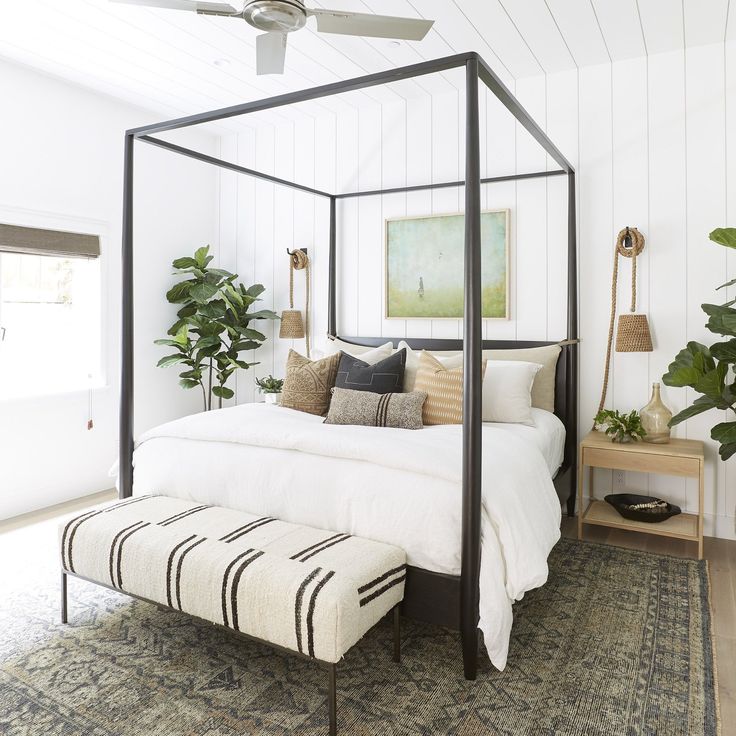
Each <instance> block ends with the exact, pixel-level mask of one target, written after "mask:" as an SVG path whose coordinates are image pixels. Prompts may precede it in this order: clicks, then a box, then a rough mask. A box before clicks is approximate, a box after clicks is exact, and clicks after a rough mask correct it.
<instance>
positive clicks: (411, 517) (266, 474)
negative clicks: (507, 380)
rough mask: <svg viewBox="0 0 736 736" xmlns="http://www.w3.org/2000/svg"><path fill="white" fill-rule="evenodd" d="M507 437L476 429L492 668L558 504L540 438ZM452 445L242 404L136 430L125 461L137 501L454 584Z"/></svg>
mask: <svg viewBox="0 0 736 736" xmlns="http://www.w3.org/2000/svg"><path fill="white" fill-rule="evenodd" d="M543 413H544V414H548V412H543ZM555 420H556V418H555ZM535 421H536V416H535ZM544 421H545V420H544V419H541V420H540V424H542V423H543V422H544ZM556 421H558V420H556ZM510 426H514V425H494V424H485V425H484V426H483V511H482V520H481V528H482V551H481V579H480V598H481V603H480V628H481V630H482V631H483V635H484V640H485V644H486V647H487V649H488V653H489V655H490V659H491V662H492V663H493V664H494V665H495V666H496V667H498V668H499V669H503V667H504V666H505V664H506V656H507V652H508V642H509V635H510V632H511V624H512V619H513V616H512V610H511V604H512V602H513V601H514V600H518V599H520V598H521V597H522V596H523V595H524V593H525V592H526V591H528V590H531V589H532V588H536V587H538V586H540V585H542V584H544V583H545V582H546V580H547V556H548V554H549V552H550V550H551V549H552V547H553V546H554V544H555V543H556V542H557V540H558V539H559V536H560V530H559V526H560V504H559V501H558V498H557V494H556V493H555V490H554V486H553V484H552V480H551V471H550V467H549V461H548V460H545V458H544V456H543V453H542V451H540V442H541V440H540V438H539V437H537V439H536V440H535V439H533V437H534V436H535V435H534V432H535V428H532V427H517V428H516V429H511V430H510V431H509V427H510ZM518 429H522V430H528V431H527V432H519V431H517V430H518ZM543 431H544V430H539V432H540V433H543ZM563 431H564V430H563ZM461 438H462V428H461V427H460V425H442V426H436V427H425V428H424V429H421V430H417V431H410V430H401V429H389V428H374V427H352V426H338V425H328V424H323V421H322V418H321V417H315V416H312V415H310V414H305V413H302V412H297V411H293V410H290V409H283V408H279V407H274V406H270V405H265V404H245V405H242V406H237V407H233V408H229V409H222V410H218V411H213V412H208V413H203V414H195V415H192V416H189V417H184V418H183V419H179V420H176V421H174V422H170V423H168V424H164V425H161V426H159V427H156V428H155V429H153V430H151V431H149V432H146V433H145V434H144V435H143V436H142V437H141V438H140V441H139V442H138V445H137V448H136V451H135V455H134V464H135V474H134V479H135V486H134V494H135V495H140V494H145V493H161V494H166V495H169V496H175V497H178V498H185V499H190V500H195V501H198V502H200V503H209V504H213V505H221V506H226V507H229V508H234V509H240V510H244V511H249V512H251V513H258V514H263V515H269V516H275V517H277V518H281V519H284V520H285V521H291V522H296V523H303V524H308V525H312V526H316V527H320V528H323V529H328V530H333V531H342V532H349V533H351V534H355V535H359V536H364V537H367V538H370V539H376V540H379V541H384V542H388V543H391V544H395V545H397V546H399V547H402V548H403V549H404V550H406V553H407V557H408V562H409V564H410V565H416V566H418V567H422V568H425V569H427V570H433V571H437V572H443V573H449V574H452V575H458V574H459V573H460V539H461ZM548 449H549V448H548ZM552 462H553V463H554V460H553V461H552Z"/></svg>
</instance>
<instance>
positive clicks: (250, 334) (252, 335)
mask: <svg viewBox="0 0 736 736" xmlns="http://www.w3.org/2000/svg"><path fill="white" fill-rule="evenodd" d="M238 332H239V333H240V334H241V335H242V336H243V337H247V338H249V339H250V340H258V341H259V342H263V341H264V340H265V339H266V336H265V335H264V334H263V333H262V332H258V330H252V329H250V327H241V328H240V329H239V330H238Z"/></svg>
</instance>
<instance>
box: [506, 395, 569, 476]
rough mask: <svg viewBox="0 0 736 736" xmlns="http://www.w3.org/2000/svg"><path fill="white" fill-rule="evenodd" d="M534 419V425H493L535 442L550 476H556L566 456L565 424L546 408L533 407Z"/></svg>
mask: <svg viewBox="0 0 736 736" xmlns="http://www.w3.org/2000/svg"><path fill="white" fill-rule="evenodd" d="M532 419H533V420H534V426H533V427H530V426H528V425H526V424H505V423H494V425H493V426H495V427H502V428H503V429H505V430H507V431H508V432H512V433H513V434H515V435H517V436H519V437H521V438H523V439H524V440H527V441H528V442H533V443H534V445H535V446H536V447H537V448H538V449H539V451H540V452H541V453H542V457H543V458H544V461H545V462H546V463H547V467H548V468H549V474H550V476H551V477H552V478H554V477H555V474H556V473H557V471H558V470H559V469H560V465H562V460H563V458H564V457H565V425H564V424H563V423H562V421H561V420H560V418H559V417H557V416H555V415H554V414H553V413H552V412H551V411H545V410H544V409H534V408H532Z"/></svg>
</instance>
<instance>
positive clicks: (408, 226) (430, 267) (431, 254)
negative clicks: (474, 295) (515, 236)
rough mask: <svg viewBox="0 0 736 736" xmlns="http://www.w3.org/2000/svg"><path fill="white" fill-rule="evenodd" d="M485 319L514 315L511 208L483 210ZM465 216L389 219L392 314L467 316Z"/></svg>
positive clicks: (388, 304) (389, 303) (388, 275)
mask: <svg viewBox="0 0 736 736" xmlns="http://www.w3.org/2000/svg"><path fill="white" fill-rule="evenodd" d="M480 229H481V263H482V273H481V284H482V289H483V294H482V314H483V319H508V318H509V210H507V209H506V210H489V211H486V212H483V213H481V224H480ZM464 242H465V218H464V216H463V215H462V214H459V215H430V216H426V217H404V218H400V219H395V220H386V319H462V316H463V249H464Z"/></svg>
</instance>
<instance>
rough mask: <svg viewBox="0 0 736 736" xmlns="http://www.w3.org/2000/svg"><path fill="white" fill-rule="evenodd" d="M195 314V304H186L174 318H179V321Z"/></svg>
mask: <svg viewBox="0 0 736 736" xmlns="http://www.w3.org/2000/svg"><path fill="white" fill-rule="evenodd" d="M196 313H197V305H196V304H186V305H185V306H183V307H182V308H181V309H180V310H179V311H178V312H177V313H176V316H177V317H179V319H184V318H185V317H193V316H194V315H195V314H196Z"/></svg>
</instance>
